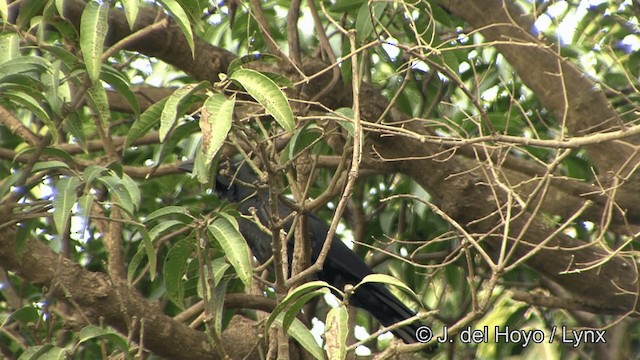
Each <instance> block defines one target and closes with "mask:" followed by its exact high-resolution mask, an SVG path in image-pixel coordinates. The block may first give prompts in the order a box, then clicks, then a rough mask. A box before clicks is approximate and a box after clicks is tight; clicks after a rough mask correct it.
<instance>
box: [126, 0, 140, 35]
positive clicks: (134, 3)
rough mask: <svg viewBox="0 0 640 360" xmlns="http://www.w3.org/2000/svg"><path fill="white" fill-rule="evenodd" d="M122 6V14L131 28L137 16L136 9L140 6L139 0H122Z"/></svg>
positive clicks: (131, 28)
mask: <svg viewBox="0 0 640 360" xmlns="http://www.w3.org/2000/svg"><path fill="white" fill-rule="evenodd" d="M122 7H123V8H124V15H125V16H126V17H127V23H129V29H130V30H133V25H134V24H135V22H136V18H137V17H138V9H139V8H140V1H139V0H122Z"/></svg>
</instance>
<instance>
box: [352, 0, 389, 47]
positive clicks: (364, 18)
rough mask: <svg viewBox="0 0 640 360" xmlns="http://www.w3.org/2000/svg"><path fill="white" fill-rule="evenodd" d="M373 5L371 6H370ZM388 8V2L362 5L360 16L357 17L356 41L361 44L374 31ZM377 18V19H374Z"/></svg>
mask: <svg viewBox="0 0 640 360" xmlns="http://www.w3.org/2000/svg"><path fill="white" fill-rule="evenodd" d="M369 5H371V7H369ZM386 8H387V2H386V1H385V2H374V3H371V4H369V3H364V4H362V6H360V10H359V11H358V17H357V18H356V31H357V33H356V42H357V43H358V44H361V43H362V42H364V41H366V40H367V39H368V38H369V36H370V35H371V33H372V32H373V29H374V26H376V25H377V23H378V21H380V18H381V17H382V14H383V13H384V10H385V9H386ZM372 19H375V21H372Z"/></svg>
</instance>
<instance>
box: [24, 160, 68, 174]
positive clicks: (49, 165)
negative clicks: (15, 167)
mask: <svg viewBox="0 0 640 360" xmlns="http://www.w3.org/2000/svg"><path fill="white" fill-rule="evenodd" d="M53 169H69V165H67V164H65V163H63V162H62V161H58V160H51V161H42V162H38V163H35V165H33V168H31V172H32V173H35V172H38V171H45V170H53Z"/></svg>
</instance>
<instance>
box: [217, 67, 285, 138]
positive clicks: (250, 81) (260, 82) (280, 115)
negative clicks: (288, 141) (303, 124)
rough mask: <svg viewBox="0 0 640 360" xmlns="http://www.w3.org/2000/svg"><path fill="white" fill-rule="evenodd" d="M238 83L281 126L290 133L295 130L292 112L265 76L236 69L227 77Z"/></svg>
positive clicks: (273, 84) (278, 89) (282, 96)
mask: <svg viewBox="0 0 640 360" xmlns="http://www.w3.org/2000/svg"><path fill="white" fill-rule="evenodd" d="M229 78H230V79H231V80H234V81H236V82H238V83H239V84H240V85H241V86H242V87H243V88H244V89H245V90H247V92H248V93H249V95H251V97H253V98H254V99H256V101H257V102H258V103H259V104H260V105H262V106H263V107H264V108H265V110H267V112H268V113H269V114H271V116H273V118H274V119H275V120H276V121H277V122H278V124H280V126H282V127H283V128H284V129H285V130H287V131H289V132H291V131H293V129H294V128H295V121H294V118H293V112H292V111H291V107H290V106H289V102H288V101H287V97H286V96H285V95H284V93H283V92H282V90H280V88H279V87H278V85H276V83H274V82H273V80H271V79H269V78H268V77H267V76H265V75H262V74H261V73H259V72H257V71H255V70H250V69H238V70H237V71H235V72H233V74H231V75H230V76H229Z"/></svg>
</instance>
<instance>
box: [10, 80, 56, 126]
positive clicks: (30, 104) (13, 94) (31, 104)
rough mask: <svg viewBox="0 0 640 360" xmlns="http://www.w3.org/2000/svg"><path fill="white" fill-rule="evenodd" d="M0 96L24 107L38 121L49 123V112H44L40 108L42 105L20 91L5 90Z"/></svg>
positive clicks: (43, 109) (42, 108)
mask: <svg viewBox="0 0 640 360" xmlns="http://www.w3.org/2000/svg"><path fill="white" fill-rule="evenodd" d="M2 96H4V97H6V98H8V99H9V100H11V101H13V102H15V103H17V104H20V105H22V106H24V107H25V108H27V109H28V110H29V111H31V112H32V113H33V115H35V116H36V117H37V118H39V119H40V120H42V121H46V122H48V123H50V122H51V118H50V117H49V112H48V111H47V110H45V108H44V107H42V105H40V103H38V101H37V100H36V99H34V98H33V97H32V96H31V95H29V94H26V93H24V92H21V91H20V92H19V91H14V90H6V91H3V92H2ZM54 133H55V131H54Z"/></svg>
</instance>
